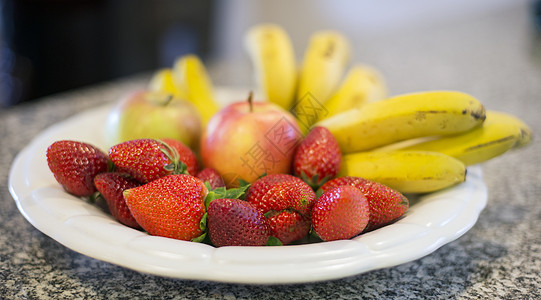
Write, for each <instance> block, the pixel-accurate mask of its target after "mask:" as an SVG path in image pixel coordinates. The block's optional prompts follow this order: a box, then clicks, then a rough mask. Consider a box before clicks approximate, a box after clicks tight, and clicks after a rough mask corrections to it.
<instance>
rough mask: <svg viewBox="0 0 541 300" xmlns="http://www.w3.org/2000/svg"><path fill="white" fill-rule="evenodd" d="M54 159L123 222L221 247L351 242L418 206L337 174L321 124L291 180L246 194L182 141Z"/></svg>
mask: <svg viewBox="0 0 541 300" xmlns="http://www.w3.org/2000/svg"><path fill="white" fill-rule="evenodd" d="M47 162H48V165H49V168H50V170H51V171H52V173H53V174H54V176H55V178H56V180H57V181H58V183H60V185H61V186H62V187H63V188H64V189H65V190H66V191H67V192H68V193H70V194H72V195H75V196H78V197H92V198H94V197H95V196H96V195H99V196H101V197H103V199H105V201H106V202H107V205H108V208H109V212H110V213H111V215H112V216H113V217H114V218H116V219H117V220H118V221H119V222H120V223H122V224H124V225H126V226H130V227H132V228H136V229H139V230H144V231H146V232H147V233H148V234H151V235H156V236H164V237H169V238H174V239H180V240H187V241H196V242H206V243H209V244H212V245H214V246H216V247H220V246H230V245H236V246H263V245H287V244H291V243H301V242H306V241H313V240H314V239H317V240H323V241H332V240H338V239H349V238H352V237H355V236H357V235H359V234H361V233H364V232H367V231H371V230H374V229H377V228H379V227H381V226H384V225H387V224H389V223H391V222H394V221H395V220H397V219H398V218H400V217H401V216H402V215H403V214H404V213H405V212H406V211H407V209H408V206H409V202H408V199H407V198H406V197H405V196H403V195H402V194H400V193H399V192H397V191H395V190H392V189H391V188H389V187H387V186H385V185H382V184H379V183H377V182H373V181H369V180H366V179H363V178H358V177H338V178H335V176H336V175H337V173H338V170H339V169H340V165H341V153H340V149H339V148H338V144H337V143H336V140H335V139H334V137H333V136H332V135H331V134H330V132H328V130H326V129H325V128H321V127H316V128H314V129H313V130H312V131H310V133H309V134H308V135H307V136H306V137H305V138H304V140H303V141H302V142H301V143H300V144H299V145H298V147H297V149H296V153H295V157H294V162H293V166H292V173H291V174H270V175H262V177H260V178H259V179H258V180H256V181H255V182H253V183H251V184H248V183H243V184H241V186H240V187H238V188H229V189H228V188H226V187H225V183H224V181H223V179H222V178H221V176H220V174H218V173H217V172H216V171H215V170H213V169H209V168H203V169H202V170H199V164H198V160H197V157H196V155H195V153H194V152H193V151H192V150H191V149H190V148H188V147H187V146H185V145H184V144H183V143H181V142H179V141H176V140H172V139H163V140H153V139H139V140H132V141H127V142H123V143H120V144H118V145H115V146H113V147H111V148H110V149H109V151H108V153H107V154H106V153H104V152H102V151H101V150H100V149H98V148H96V147H94V146H92V145H90V144H88V143H84V142H78V141H69V140H62V141H57V142H54V143H53V144H51V145H50V146H49V148H48V149H47Z"/></svg>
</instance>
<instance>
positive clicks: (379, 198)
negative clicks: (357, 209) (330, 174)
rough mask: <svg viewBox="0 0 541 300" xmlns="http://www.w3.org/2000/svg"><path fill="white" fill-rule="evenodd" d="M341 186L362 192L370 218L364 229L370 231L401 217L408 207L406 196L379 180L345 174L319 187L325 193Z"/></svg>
mask: <svg viewBox="0 0 541 300" xmlns="http://www.w3.org/2000/svg"><path fill="white" fill-rule="evenodd" d="M341 186H352V187H355V188H357V189H359V191H361V192H362V193H363V195H364V196H365V197H366V200H367V201H368V206H369V208H370V219H369V221H368V224H367V225H366V228H365V230H364V231H370V230H374V229H377V228H380V227H382V226H385V225H387V224H390V223H392V222H394V221H396V220H397V219H399V218H400V217H402V216H403V215H404V214H405V213H406V211H407V210H408V208H409V200H408V198H406V196H404V195H402V194H401V193H399V192H398V191H395V190H393V189H391V188H390V187H388V186H386V185H384V184H381V183H379V182H375V181H371V180H368V179H364V178H361V177H353V176H345V177H339V178H335V179H333V180H331V181H329V182H327V183H325V184H324V185H323V186H322V187H321V192H323V194H324V193H326V192H327V191H330V190H332V189H334V188H337V187H341Z"/></svg>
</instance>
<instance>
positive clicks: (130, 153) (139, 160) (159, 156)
mask: <svg viewBox="0 0 541 300" xmlns="http://www.w3.org/2000/svg"><path fill="white" fill-rule="evenodd" d="M169 142H171V140H169ZM179 143H180V142H179ZM171 144H172V145H169V144H168V143H166V142H164V141H160V140H153V139H138V140H131V141H126V142H123V143H120V144H117V145H115V146H113V147H111V148H109V157H110V159H111V161H112V162H113V164H114V165H115V166H116V167H117V171H118V172H125V173H128V174H130V175H131V176H132V177H133V178H135V179H136V180H138V181H140V182H143V183H147V182H151V181H153V180H156V179H158V178H161V177H164V176H166V175H171V174H183V173H184V174H185V173H187V172H186V169H188V170H190V169H191V170H192V172H194V173H195V172H196V169H197V167H194V166H193V165H192V163H193V161H192V160H191V159H187V162H188V163H189V164H190V165H191V166H187V165H186V163H185V162H183V161H181V160H180V157H181V156H190V155H186V152H187V151H190V152H191V150H190V149H189V148H188V149H187V150H186V149H180V148H181V147H179V144H178V143H173V142H171ZM177 148H179V150H181V151H178V150H177ZM179 152H180V153H179ZM192 154H193V153H192ZM193 157H194V158H195V154H193ZM194 160H195V159H194Z"/></svg>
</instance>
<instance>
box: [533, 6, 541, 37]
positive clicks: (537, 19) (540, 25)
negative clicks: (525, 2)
mask: <svg viewBox="0 0 541 300" xmlns="http://www.w3.org/2000/svg"><path fill="white" fill-rule="evenodd" d="M532 12H533V14H532V15H533V21H534V26H535V29H536V30H537V33H538V34H541V0H534V1H533V4H532Z"/></svg>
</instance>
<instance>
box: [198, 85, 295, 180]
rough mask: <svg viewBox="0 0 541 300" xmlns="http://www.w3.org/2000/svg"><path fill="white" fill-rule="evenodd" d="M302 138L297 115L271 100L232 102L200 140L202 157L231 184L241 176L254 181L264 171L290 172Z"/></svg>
mask: <svg viewBox="0 0 541 300" xmlns="http://www.w3.org/2000/svg"><path fill="white" fill-rule="evenodd" d="M301 139H302V133H301V131H300V130H299V126H298V124H297V121H296V120H295V117H293V115H291V114H290V113H289V112H288V111H286V110H284V109H283V108H281V107H279V106H278V105H275V104H273V103H270V102H252V96H251V94H250V97H249V99H248V101H241V102H235V103H232V104H230V105H228V106H226V107H225V108H223V109H222V110H220V111H219V112H218V113H217V114H216V115H214V116H213V117H212V118H211V119H210V121H209V123H208V124H207V127H206V129H205V131H204V132H203V136H202V139H201V158H202V160H203V164H204V165H205V167H207V168H213V169H215V170H217V171H218V172H219V173H220V174H221V175H222V177H223V179H224V181H225V183H226V185H227V186H228V187H236V186H238V184H239V179H242V180H245V181H247V182H253V181H255V180H256V179H257V178H258V177H260V176H261V175H263V174H278V173H290V171H291V163H292V160H293V155H294V150H295V148H296V146H297V145H298V143H299V142H300V141H301Z"/></svg>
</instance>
